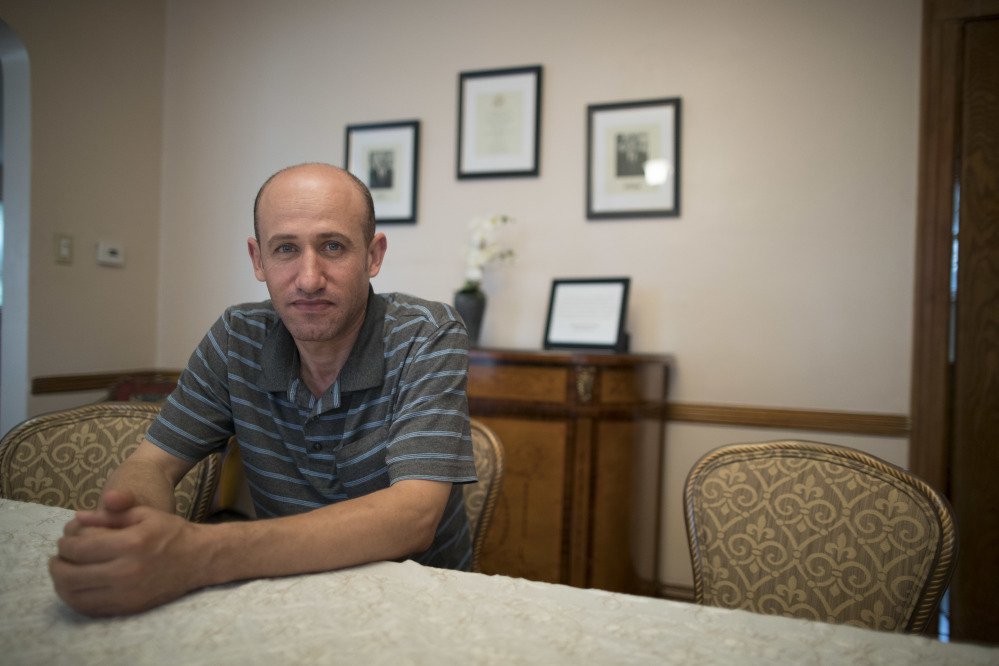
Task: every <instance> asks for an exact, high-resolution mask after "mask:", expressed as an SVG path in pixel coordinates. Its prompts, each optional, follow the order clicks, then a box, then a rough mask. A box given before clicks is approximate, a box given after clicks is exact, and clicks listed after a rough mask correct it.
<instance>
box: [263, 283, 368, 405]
mask: <svg viewBox="0 0 999 666" xmlns="http://www.w3.org/2000/svg"><path fill="white" fill-rule="evenodd" d="M385 312H386V305H385V301H384V299H381V298H378V297H377V296H376V295H375V290H374V289H372V288H371V286H370V285H369V286H368V303H367V306H366V308H365V311H364V322H363V323H362V324H361V332H360V333H358V334H357V340H356V341H355V342H354V347H353V349H351V350H350V355H349V356H348V357H347V362H346V363H344V366H343V369H342V370H340V376H339V377H338V378H337V381H338V382H339V383H340V392H341V393H346V392H347V391H359V390H363V389H369V388H374V387H376V386H380V385H381V383H382V382H383V381H384V379H385V337H384V328H385ZM300 376H301V359H300V358H299V356H298V347H296V346H295V339H294V338H292V337H291V333H290V332H289V331H288V329H287V328H286V327H285V325H284V323H283V322H282V321H281V319H280V318H278V319H277V322H276V324H275V325H274V327H273V328H271V330H270V331H268V332H267V337H266V338H265V339H264V344H263V348H262V349H261V354H260V381H259V385H260V387H261V388H263V389H264V390H266V391H287V390H289V389H290V388H291V384H292V382H293V381H294V380H295V379H297V378H298V377H300Z"/></svg>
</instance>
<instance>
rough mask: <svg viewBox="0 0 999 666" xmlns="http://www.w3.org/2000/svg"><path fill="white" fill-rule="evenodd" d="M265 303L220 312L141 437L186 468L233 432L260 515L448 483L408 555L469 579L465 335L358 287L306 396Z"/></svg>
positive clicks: (294, 352) (439, 315) (284, 336)
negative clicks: (345, 337)
mask: <svg viewBox="0 0 999 666" xmlns="http://www.w3.org/2000/svg"><path fill="white" fill-rule="evenodd" d="M299 370H300V360H299V355H298V349H297V347H296V346H295V341H294V340H293V339H292V337H291V334H290V333H289V332H288V329H287V328H285V326H284V324H283V323H282V322H281V320H280V318H279V317H278V314H277V312H276V311H275V310H274V308H273V307H272V305H271V303H270V301H265V302H262V303H248V304H243V305H237V306H233V307H230V308H229V309H227V310H226V311H225V313H224V314H223V315H222V316H221V317H220V318H219V320H218V321H217V322H215V324H214V325H213V326H212V328H211V329H210V330H209V332H208V334H207V335H206V336H205V337H204V339H203V340H202V341H201V344H199V345H198V348H197V349H196V350H195V352H194V353H193V354H192V355H191V359H190V361H189V362H188V366H187V368H186V369H185V370H184V372H183V373H182V374H181V377H180V380H179V382H178V385H177V388H176V390H175V391H174V392H173V393H172V394H171V395H170V397H169V399H168V400H167V402H166V404H165V405H164V407H163V410H162V412H161V413H160V416H159V418H158V419H157V421H156V422H155V423H154V424H153V425H152V427H151V428H150V429H149V432H148V434H147V438H148V439H149V440H150V441H151V442H153V443H154V444H156V445H157V446H159V447H160V448H162V449H163V450H165V451H167V452H169V453H172V454H173V455H176V456H178V457H180V458H183V459H185V460H188V461H191V462H195V461H197V460H200V459H201V458H203V457H204V456H206V455H208V454H209V453H211V452H212V451H217V450H220V448H221V447H223V446H224V445H225V444H226V442H227V440H228V438H229V437H230V436H231V435H233V434H234V435H235V436H236V438H237V440H238V442H239V447H240V453H241V455H242V459H243V466H244V469H245V472H246V479H247V482H248V485H249V489H250V494H251V496H252V498H253V503H254V506H255V508H256V511H257V516H258V517H261V518H263V517H270V516H284V515H289V514H294V513H299V512H303V511H308V510H310V509H315V508H318V507H322V506H326V505H328V504H331V503H333V502H339V501H342V500H346V499H350V498H353V497H360V496H362V495H366V494H368V493H371V492H374V491H376V490H380V489H382V488H387V487H388V486H390V485H391V484H393V483H395V482H396V481H400V480H403V479H431V480H435V481H447V482H451V483H454V484H456V485H454V486H453V487H452V489H451V495H450V498H449V500H448V504H447V508H446V509H445V512H444V516H443V518H442V519H441V522H440V524H439V526H438V528H437V534H436V536H435V538H434V543H433V545H432V546H431V547H430V548H429V549H428V550H427V551H425V552H423V553H420V554H419V555H417V556H414V557H413V559H415V560H416V561H418V562H420V563H422V564H428V565H432V566H438V567H445V568H451V569H467V568H469V566H470V563H471V538H470V535H469V530H468V524H467V520H466V516H465V508H464V500H463V493H462V490H461V486H460V485H458V484H463V483H469V482H474V481H475V479H476V477H475V464H474V459H473V457H472V445H471V436H470V431H469V423H468V402H467V399H466V395H465V384H466V380H467V370H468V336H467V333H466V332H465V327H464V325H463V324H462V323H461V320H460V318H459V317H458V316H457V315H456V314H455V312H454V310H453V309H451V308H450V307H449V306H447V305H444V304H442V303H435V302H431V301H426V300H422V299H419V298H415V297H412V296H407V295H404V294H378V295H376V294H375V293H374V292H373V291H371V290H369V294H368V305H367V311H366V314H365V318H364V323H363V325H362V328H361V332H360V334H359V336H358V339H357V342H356V343H355V344H354V349H353V350H351V353H350V356H349V357H348V359H347V362H346V363H345V364H344V367H343V370H341V372H340V375H339V377H338V378H337V380H336V382H335V383H334V384H333V386H331V387H330V388H329V389H328V390H327V391H326V393H324V394H323V395H322V396H318V397H317V396H314V395H313V394H312V392H311V391H310V390H309V389H308V388H307V387H306V385H305V383H304V382H303V380H302V378H301V373H300V371H299Z"/></svg>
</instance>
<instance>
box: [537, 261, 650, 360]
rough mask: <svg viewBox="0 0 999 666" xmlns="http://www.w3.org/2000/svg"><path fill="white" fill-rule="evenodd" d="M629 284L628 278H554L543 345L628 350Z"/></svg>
mask: <svg viewBox="0 0 999 666" xmlns="http://www.w3.org/2000/svg"><path fill="white" fill-rule="evenodd" d="M630 285H631V279H630V278H626V277H616V278H582V279H556V280H553V281H552V291H551V297H550V299H549V301H548V322H547V324H546V326H545V341H544V348H545V349H606V350H615V351H623V350H625V348H626V347H627V334H626V333H625V331H624V320H625V315H626V313H627V310H628V289H629V287H630Z"/></svg>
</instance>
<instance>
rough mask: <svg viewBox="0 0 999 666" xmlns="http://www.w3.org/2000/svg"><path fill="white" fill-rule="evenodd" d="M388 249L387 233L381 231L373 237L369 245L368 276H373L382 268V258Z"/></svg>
mask: <svg viewBox="0 0 999 666" xmlns="http://www.w3.org/2000/svg"><path fill="white" fill-rule="evenodd" d="M387 249H388V239H387V238H385V234H383V233H381V232H379V233H377V234H375V237H374V238H372V239H371V244H370V245H368V277H369V278H373V277H375V276H376V275H378V271H380V270H381V269H382V260H383V259H384V258H385V251H386V250H387Z"/></svg>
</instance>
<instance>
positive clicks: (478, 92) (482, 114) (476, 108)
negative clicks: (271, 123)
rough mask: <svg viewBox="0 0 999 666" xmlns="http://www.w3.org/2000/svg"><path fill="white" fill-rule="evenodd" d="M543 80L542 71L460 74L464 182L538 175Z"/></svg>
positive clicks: (535, 68)
mask: <svg viewBox="0 0 999 666" xmlns="http://www.w3.org/2000/svg"><path fill="white" fill-rule="evenodd" d="M541 78H542V68H541V65H531V66H527V67H509V68H505V69H488V70H479V71H472V72H461V73H459V75H458V154H457V160H456V164H457V176H458V178H459V179H465V178H508V177H531V176H537V175H538V173H539V172H540V156H541V149H540V145H541V144H540V138H541Z"/></svg>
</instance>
